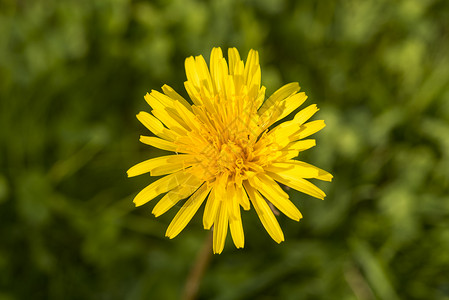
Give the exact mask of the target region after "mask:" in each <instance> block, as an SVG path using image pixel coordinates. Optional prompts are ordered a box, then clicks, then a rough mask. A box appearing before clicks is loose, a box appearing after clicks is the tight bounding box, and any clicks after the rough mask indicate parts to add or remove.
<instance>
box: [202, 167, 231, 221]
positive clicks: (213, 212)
mask: <svg viewBox="0 0 449 300" xmlns="http://www.w3.org/2000/svg"><path fill="white" fill-rule="evenodd" d="M226 181H227V175H224V174H222V175H221V176H220V177H219V178H218V179H217V180H216V181H215V183H214V187H213V190H212V192H211V196H209V199H207V203H206V207H205V208H204V215H203V225H204V229H210V228H211V227H212V225H213V222H214V220H215V219H216V216H217V211H218V208H219V206H220V202H222V201H223V197H224V195H225V194H226Z"/></svg>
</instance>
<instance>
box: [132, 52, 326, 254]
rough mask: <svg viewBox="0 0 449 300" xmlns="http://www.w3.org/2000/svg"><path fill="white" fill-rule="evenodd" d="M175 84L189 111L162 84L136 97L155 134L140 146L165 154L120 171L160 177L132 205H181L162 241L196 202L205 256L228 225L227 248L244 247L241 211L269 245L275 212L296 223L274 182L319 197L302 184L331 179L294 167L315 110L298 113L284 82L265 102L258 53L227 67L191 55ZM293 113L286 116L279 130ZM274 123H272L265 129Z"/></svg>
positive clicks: (279, 235) (297, 97)
mask: <svg viewBox="0 0 449 300" xmlns="http://www.w3.org/2000/svg"><path fill="white" fill-rule="evenodd" d="M185 69H186V75H187V81H186V82H185V83H184V86H185V88H186V91H187V94H188V95H189V97H190V100H191V101H192V103H193V104H190V103H189V102H188V101H187V100H186V99H185V98H184V97H182V96H181V95H180V94H178V93H177V92H176V91H175V90H174V89H172V88H171V87H169V86H168V85H164V86H163V87H162V92H163V93H161V92H158V91H155V90H152V91H151V93H147V94H146V95H145V100H146V102H147V103H148V105H149V106H150V107H151V113H147V112H140V113H139V114H138V115H137V118H138V119H139V121H140V122H141V123H142V124H143V125H144V126H145V127H146V128H147V129H148V130H149V131H150V132H151V133H152V134H154V135H155V136H141V137H140V141H141V142H142V143H144V144H147V145H150V146H152V147H155V148H159V149H162V150H166V151H171V152H172V154H170V155H165V156H161V157H156V158H150V159H147V160H145V161H143V162H141V163H138V164H136V165H135V166H133V167H132V168H130V169H129V170H128V172H127V173H128V176H129V177H132V176H137V175H141V174H146V173H150V175H151V176H163V177H161V178H159V179H157V180H156V181H154V182H153V183H151V184H150V185H148V186H147V187H146V188H144V189H143V190H142V191H141V192H140V193H138V194H137V196H136V197H135V198H134V203H135V204H136V206H140V205H143V204H145V203H147V202H148V201H150V200H152V199H154V198H156V197H158V196H159V195H161V194H165V195H163V197H162V198H161V199H160V200H159V201H158V203H157V204H156V205H155V206H154V208H153V214H154V215H155V216H156V217H158V216H160V215H161V214H163V213H165V212H167V211H168V210H169V209H171V208H172V207H173V206H175V205H177V204H178V203H180V201H181V200H184V199H187V200H186V202H185V203H184V204H183V205H182V206H181V208H180V209H179V211H178V213H177V214H176V216H175V217H174V219H173V221H172V222H171V223H170V225H169V227H168V229H167V232H166V236H167V237H169V238H174V237H175V236H177V235H178V234H179V233H180V232H181V231H182V230H183V229H184V228H185V227H186V225H187V224H188V223H189V222H190V220H191V219H192V217H193V216H194V215H195V213H196V212H197V211H198V210H199V209H200V207H201V206H203V203H205V204H204V212H203V226H204V228H205V229H211V228H213V252H214V253H221V252H222V251H223V248H224V245H225V241H226V236H227V233H228V228H229V230H230V233H231V236H232V240H233V242H234V244H235V246H236V247H237V248H243V247H244V244H245V237H244V230H243V224H242V218H241V208H243V209H244V210H249V209H250V208H251V205H252V206H253V207H254V209H255V211H256V213H257V215H258V216H259V219H260V221H261V222H262V224H263V226H264V227H265V229H266V231H267V232H268V234H269V235H270V236H271V237H272V238H273V240H275V241H276V242H277V243H280V242H282V241H283V240H284V234H283V232H282V229H281V227H280V226H279V223H278V221H277V219H276V216H275V214H274V213H273V211H272V207H276V208H277V209H278V210H279V211H280V212H282V213H283V214H285V215H286V216H287V217H289V218H291V219H293V220H296V221H299V220H300V219H301V218H302V214H301V212H300V211H299V209H298V208H297V207H296V206H295V204H294V203H293V202H292V201H291V200H290V198H289V195H288V194H287V193H286V192H285V191H284V190H283V189H282V188H281V186H280V185H279V184H283V185H286V186H288V187H291V188H293V189H295V190H298V191H300V192H303V193H305V194H308V195H311V196H313V197H316V198H319V199H324V197H325V196H326V195H325V193H324V192H323V191H322V190H321V189H319V188H318V187H317V186H315V185H314V184H312V183H311V182H310V181H309V179H319V180H324V181H331V180H332V175H331V174H330V173H328V172H326V171H324V170H322V169H320V168H317V167H315V166H313V165H310V164H308V163H305V162H302V161H299V160H296V159H295V158H296V157H297V156H298V155H300V152H301V151H305V150H307V149H310V148H312V147H314V146H315V145H316V142H315V140H314V139H305V138H307V137H309V136H310V135H312V134H314V133H316V132H317V131H319V130H321V129H322V128H323V127H324V126H325V124H324V121H322V120H316V121H310V122H308V120H309V119H310V118H311V117H312V116H313V115H314V114H315V113H316V112H317V111H318V108H317V106H316V105H315V104H312V105H309V106H307V107H306V108H304V109H302V110H299V112H298V108H299V107H300V106H301V105H302V104H303V103H304V102H305V101H306V100H307V95H306V94H305V93H303V92H299V90H300V86H299V84H298V83H289V84H286V85H284V86H283V87H281V88H280V89H278V90H277V91H275V92H274V93H273V94H272V95H271V96H270V97H268V99H266V100H265V87H264V86H262V85H261V71H260V64H259V54H258V52H257V51H254V50H251V51H250V52H249V54H248V57H247V59H246V62H244V61H243V60H242V59H241V58H240V54H239V52H238V51H237V49H235V48H230V49H229V50H228V60H226V59H225V58H224V56H223V52H222V50H221V49H220V48H213V49H212V52H211V56H210V61H209V66H208V64H207V63H206V61H205V60H204V58H203V57H202V56H201V55H200V56H196V57H189V58H187V59H186V61H185ZM294 111H297V113H296V114H295V115H294V116H293V119H291V120H289V121H284V122H282V123H279V122H280V121H282V120H283V119H284V118H286V117H288V116H289V115H290V114H292V113H293V112H294ZM275 123H276V124H275Z"/></svg>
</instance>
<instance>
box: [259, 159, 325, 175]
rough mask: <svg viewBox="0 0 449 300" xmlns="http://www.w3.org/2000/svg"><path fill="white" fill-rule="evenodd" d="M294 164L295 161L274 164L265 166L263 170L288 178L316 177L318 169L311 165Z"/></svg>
mask: <svg viewBox="0 0 449 300" xmlns="http://www.w3.org/2000/svg"><path fill="white" fill-rule="evenodd" d="M295 162H296V161H295V160H288V161H286V162H276V163H272V164H271V165H269V166H266V167H265V168H264V169H265V170H266V171H269V172H273V173H276V174H282V175H284V176H288V177H298V178H316V177H317V176H318V168H316V167H314V166H312V165H301V164H295Z"/></svg>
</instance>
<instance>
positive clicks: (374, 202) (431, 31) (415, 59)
mask: <svg viewBox="0 0 449 300" xmlns="http://www.w3.org/2000/svg"><path fill="white" fill-rule="evenodd" d="M448 20H449V2H448V1H445V0H409V1H388V0H366V1H355V0H346V1H343V0H341V1H312V0H308V1H282V0H277V1H274V0H273V1H270V0H245V1H236V0H235V1H234V0H221V1H220V0H216V1H199V0H173V1H162V0H160V1H151V2H149V1H131V0H106V1H105V0H89V1H88V0H65V1H56V0H54V1H51V0H47V1H38V0H36V1H5V0H1V1H0V99H1V104H0V105H1V106H0V300H9V299H178V298H179V297H180V295H181V294H182V290H183V286H184V284H185V282H186V278H187V277H188V274H189V270H190V269H191V267H192V265H193V264H194V262H195V259H196V256H197V253H198V251H199V250H200V249H201V247H202V244H203V241H204V240H205V239H206V237H207V234H208V232H206V231H204V230H203V229H202V223H201V214H202V210H200V212H199V213H198V214H197V215H196V217H195V218H194V219H193V220H192V222H191V224H189V225H188V227H187V228H186V229H185V230H184V231H183V232H182V233H181V234H180V235H179V236H178V237H177V238H175V239H174V240H169V239H168V238H165V237H164V234H165V229H166V228H167V226H168V224H169V222H170V220H171V219H172V218H173V216H174V215H175V213H176V211H177V209H178V208H177V207H175V208H173V209H172V210H171V211H170V212H169V213H167V214H166V215H164V216H162V217H160V218H157V219H156V218H154V216H152V215H151V214H150V212H151V210H152V208H153V206H154V205H155V203H156V202H151V203H149V204H147V205H145V206H143V207H139V208H134V205H133V203H132V199H133V197H134V196H135V194H136V193H137V192H138V191H139V190H140V189H142V188H143V187H144V186H146V185H147V184H148V183H149V182H150V181H151V180H152V179H151V178H150V177H149V176H140V177H137V178H133V179H127V178H126V174H125V171H126V170H127V169H128V168H129V167H130V166H132V165H134V164H135V163H137V162H140V161H142V160H144V159H146V158H148V157H152V156H155V155H160V154H162V153H164V152H163V151H160V152H158V151H157V150H154V149H152V148H151V147H148V146H145V145H143V144H141V143H139V141H138V138H139V135H140V134H147V131H146V129H145V128H144V127H143V126H141V125H140V124H139V123H138V121H137V119H136V118H135V115H136V113H137V112H139V111H140V110H146V111H149V110H150V108H149V107H148V106H147V104H146V103H145V101H144V99H143V95H144V94H145V93H146V92H147V91H150V90H151V89H160V87H161V86H162V85H163V84H169V85H170V86H172V87H174V88H175V89H176V90H177V91H178V92H180V93H181V94H182V95H184V96H186V92H185V90H184V87H183V82H184V81H185V73H184V59H185V58H186V57H188V56H191V55H199V54H202V55H204V56H205V57H206V59H208V57H209V54H210V50H211V49H212V47H213V46H221V47H222V48H224V49H225V48H227V47H232V46H236V47H237V48H238V49H239V51H240V53H241V55H242V57H244V58H246V55H247V53H248V50H249V49H251V48H254V49H256V50H258V51H259V52H260V58H261V65H262V81H263V84H264V85H266V86H267V94H271V93H272V92H273V91H275V90H276V89H277V88H279V87H280V86H282V85H283V84H285V83H288V82H293V81H298V82H299V83H300V85H301V86H302V91H305V92H306V93H307V94H308V95H309V100H308V102H307V103H309V104H312V103H316V104H317V105H318V106H319V107H320V108H321V111H320V112H319V113H318V114H317V117H316V118H318V119H324V120H325V121H326V123H327V127H326V128H325V129H324V130H323V131H321V132H320V133H318V134H316V135H315V137H316V138H317V143H318V146H317V147H315V148H312V149H311V150H308V151H307V152H305V153H304V156H303V159H304V160H305V161H308V162H311V163H313V164H315V165H317V166H320V167H322V168H323V169H326V170H329V171H330V172H331V173H332V174H333V175H334V181H333V182H332V183H321V182H318V183H317V184H318V185H319V186H320V187H321V188H323V190H324V191H325V192H326V193H327V195H328V196H327V198H326V199H325V201H319V200H316V199H314V198H312V197H309V196H307V195H304V194H300V193H295V192H294V191H290V193H291V196H292V198H293V201H294V203H295V204H296V205H297V206H298V207H299V208H300V210H301V211H302V213H303V215H304V219H302V220H301V222H299V223H296V222H294V221H291V220H289V219H288V218H287V217H285V216H280V217H278V219H279V222H280V223H281V226H282V228H283V229H284V232H285V236H286V241H285V242H284V243H282V244H280V245H277V244H276V243H275V242H274V241H272V240H271V238H270V237H269V236H268V234H267V233H266V232H265V230H264V229H263V227H262V225H261V224H260V222H259V220H258V219H257V216H256V215H255V213H254V211H250V212H247V213H245V214H244V229H245V234H246V246H245V248H244V250H236V249H235V248H234V246H233V243H232V240H231V238H230V237H229V236H228V240H227V243H226V247H225V250H224V252H223V254H221V255H219V256H218V255H216V256H213V257H212V260H211V262H210V265H209V267H208V269H207V270H206V272H205V274H204V277H203V280H202V281H201V285H200V290H199V294H198V298H199V299H220V300H225V299H362V300H364V299H368V300H369V299H393V300H394V299H449V193H448V192H449V57H448V53H449V23H448V22H449V21H448Z"/></svg>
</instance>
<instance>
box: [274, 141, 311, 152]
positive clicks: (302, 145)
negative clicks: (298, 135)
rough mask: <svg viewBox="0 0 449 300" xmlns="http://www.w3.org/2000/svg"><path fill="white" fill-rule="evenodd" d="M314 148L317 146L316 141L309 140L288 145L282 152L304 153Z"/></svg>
mask: <svg viewBox="0 0 449 300" xmlns="http://www.w3.org/2000/svg"><path fill="white" fill-rule="evenodd" d="M314 146H316V141H315V140H313V139H308V140H301V141H296V142H292V143H290V144H288V145H287V146H286V147H285V148H284V149H282V150H284V151H289V150H297V151H304V150H307V149H310V148H312V147H314Z"/></svg>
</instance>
